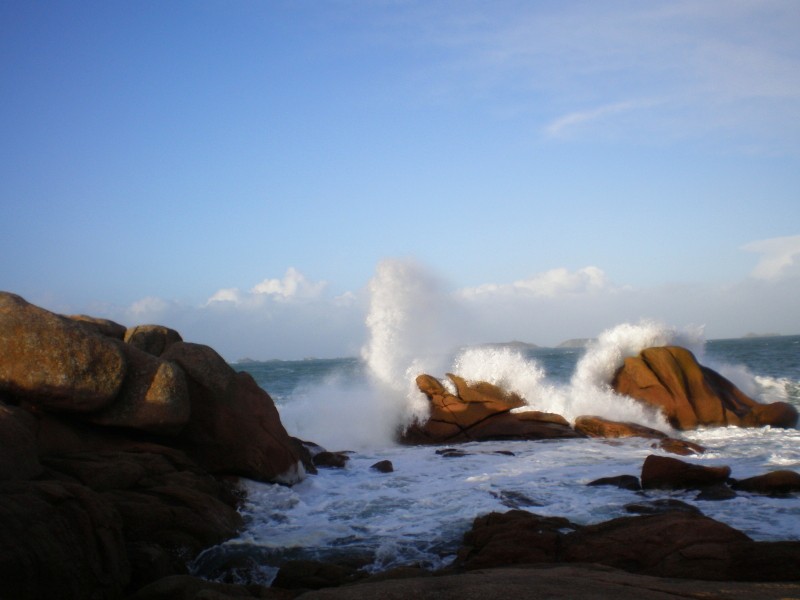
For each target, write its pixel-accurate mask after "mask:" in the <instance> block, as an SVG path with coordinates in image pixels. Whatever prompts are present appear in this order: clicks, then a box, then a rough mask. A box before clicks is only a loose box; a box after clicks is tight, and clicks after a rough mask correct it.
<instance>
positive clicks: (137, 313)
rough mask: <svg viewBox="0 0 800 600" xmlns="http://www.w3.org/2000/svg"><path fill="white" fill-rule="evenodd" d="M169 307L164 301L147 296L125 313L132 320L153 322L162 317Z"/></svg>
mask: <svg viewBox="0 0 800 600" xmlns="http://www.w3.org/2000/svg"><path fill="white" fill-rule="evenodd" d="M171 306H172V305H171V304H170V303H169V302H167V301H166V300H163V299H161V298H157V297H155V296H147V297H145V298H142V299H140V300H137V301H136V302H134V303H133V304H131V305H130V306H129V307H128V309H127V311H126V312H127V314H128V315H130V317H131V318H133V319H139V320H153V319H157V318H160V317H163V316H164V315H165V314H166V313H167V312H168V311H169V309H170V308H171Z"/></svg>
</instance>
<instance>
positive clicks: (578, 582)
mask: <svg viewBox="0 0 800 600" xmlns="http://www.w3.org/2000/svg"><path fill="white" fill-rule="evenodd" d="M798 596H800V584H796V583H780V584H766V583H729V582H726V583H724V584H720V583H718V582H708V581H693V580H683V581H681V580H677V579H661V578H657V577H648V576H645V575H633V574H631V573H626V572H624V571H620V570H617V569H613V568H610V567H604V566H599V565H558V566H552V565H549V566H546V567H536V566H533V567H531V566H526V567H525V568H499V569H487V570H479V571H471V572H469V573H464V574H459V575H445V576H441V577H422V578H412V579H403V580H390V581H376V582H366V583H360V584H356V585H351V586H346V587H340V588H329V589H324V590H317V591H314V592H308V593H305V594H303V595H301V596H298V598H300V599H302V600H374V599H375V598H380V599H381V600H407V599H408V598H414V599H415V600H506V599H508V598H531V599H533V598H537V599H539V598H548V599H553V600H557V599H561V598H563V599H565V600H566V599H570V600H572V599H574V598H581V599H587V600H598V599H607V600H611V599H613V600H680V599H682V598H683V599H687V600H688V599H693V600H696V599H697V598H713V599H714V600H752V599H754V598H759V599H762V600H779V599H785V598H796V597H798Z"/></svg>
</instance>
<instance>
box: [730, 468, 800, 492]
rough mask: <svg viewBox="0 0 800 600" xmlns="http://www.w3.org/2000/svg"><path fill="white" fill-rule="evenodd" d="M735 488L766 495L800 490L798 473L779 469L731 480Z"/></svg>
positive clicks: (799, 474) (799, 475)
mask: <svg viewBox="0 0 800 600" xmlns="http://www.w3.org/2000/svg"><path fill="white" fill-rule="evenodd" d="M731 486H732V487H733V489H735V490H740V491H743V492H752V493H755V494H766V495H768V496H784V495H786V494H793V493H797V492H800V473H798V472H796V471H789V470H787V469H781V470H778V471H770V472H769V473H764V474H763V475H756V476H754V477H748V478H747V479H739V480H734V481H732V482H731Z"/></svg>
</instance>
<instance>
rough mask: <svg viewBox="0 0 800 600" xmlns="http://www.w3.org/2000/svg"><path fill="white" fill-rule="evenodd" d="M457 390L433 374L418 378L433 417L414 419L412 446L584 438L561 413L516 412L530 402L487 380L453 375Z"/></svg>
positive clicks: (409, 434) (409, 435) (405, 436)
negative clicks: (453, 390)
mask: <svg viewBox="0 0 800 600" xmlns="http://www.w3.org/2000/svg"><path fill="white" fill-rule="evenodd" d="M447 377H448V378H449V379H450V381H451V382H452V383H453V385H454V386H455V389H456V393H455V394H452V393H450V392H449V391H448V390H447V388H445V386H444V385H442V383H441V382H440V381H439V380H438V379H436V378H434V377H431V376H430V375H420V376H418V377H417V380H416V382H417V386H418V387H419V389H420V391H422V393H423V394H425V396H426V397H427V398H428V401H429V407H430V415H429V417H428V419H427V420H426V421H425V422H422V423H420V422H415V423H413V424H412V425H410V426H409V427H408V428H407V429H406V430H405V431H404V432H403V433H402V435H401V441H403V442H405V443H410V444H442V443H457V442H469V441H483V440H503V439H526V440H531V439H533V440H536V439H552V438H574V437H583V436H582V435H581V434H579V433H576V432H575V431H574V430H573V429H572V428H571V427H570V425H569V423H567V421H566V419H564V417H562V416H560V415H556V414H552V413H544V412H539V411H535V410H527V411H519V412H511V411H512V410H513V409H519V408H522V407H524V406H525V405H526V403H525V400H524V399H523V398H522V397H521V396H519V395H518V394H515V393H513V392H508V391H506V390H503V389H502V388H500V387H498V386H496V385H494V384H491V383H487V382H484V381H479V382H470V381H467V380H465V379H464V378H462V377H459V376H458V375H453V374H452V373H448V375H447Z"/></svg>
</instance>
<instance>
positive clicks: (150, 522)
mask: <svg viewBox="0 0 800 600" xmlns="http://www.w3.org/2000/svg"><path fill="white" fill-rule="evenodd" d="M123 330H124V328H122V326H120V325H118V324H116V323H113V322H111V321H104V320H102V319H92V318H91V317H85V316H75V317H63V316H59V315H56V314H54V313H51V312H49V311H46V310H44V309H41V308H39V307H36V306H33V305H31V304H29V303H27V302H26V301H25V300H24V299H22V298H20V297H19V296H16V295H13V294H8V293H0V581H2V584H1V585H0V596H3V597H9V598H10V597H13V598H22V599H24V598H43V597H59V598H95V597H96V598H100V597H102V598H120V597H122V596H123V595H124V594H126V593H128V592H130V591H132V590H135V589H137V588H139V587H141V586H143V585H145V584H147V583H149V582H151V581H154V580H156V579H159V578H162V577H165V576H167V575H173V574H181V573H185V572H186V566H185V565H186V562H187V561H188V560H190V559H192V558H193V557H194V556H195V555H196V554H197V553H198V552H200V551H201V550H202V549H203V548H205V547H208V546H210V545H213V544H218V543H220V542H222V541H223V540H225V539H227V538H229V537H231V536H233V535H234V534H235V533H236V531H237V529H238V528H239V527H240V525H241V517H240V516H239V514H238V512H237V511H236V505H237V502H238V501H239V497H238V494H237V493H236V492H235V490H234V489H233V488H232V487H231V485H230V484H228V483H226V482H225V480H224V479H222V478H224V477H225V476H246V477H249V478H251V479H256V480H260V481H268V482H282V483H293V482H295V481H298V480H299V479H300V478H302V476H303V467H302V465H301V463H300V457H299V455H298V453H297V451H296V445H295V444H294V443H293V442H292V441H291V439H290V438H289V436H288V434H287V433H286V431H285V429H284V428H283V425H282V424H281V422H280V418H279V415H278V412H277V409H276V408H275V405H274V403H273V402H272V399H271V398H270V397H269V395H268V394H267V393H266V392H265V391H263V390H262V389H260V388H259V387H258V385H257V384H256V383H255V381H254V380H253V379H252V377H250V376H249V375H247V374H243V373H236V372H235V371H234V370H233V369H232V368H231V367H230V366H229V365H228V364H227V363H225V361H224V360H223V359H222V357H220V356H219V355H218V354H217V353H216V352H214V351H213V350H212V349H211V348H208V347H207V346H201V345H198V344H187V343H185V342H183V341H181V339H180V336H179V335H178V334H177V332H174V331H173V330H170V329H168V328H164V327H159V326H146V327H143V328H133V329H131V330H124V331H123ZM124 340H128V342H126V341H124ZM212 475H216V476H218V477H220V478H219V479H218V478H215V477H214V476H212Z"/></svg>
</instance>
